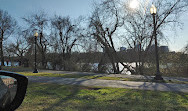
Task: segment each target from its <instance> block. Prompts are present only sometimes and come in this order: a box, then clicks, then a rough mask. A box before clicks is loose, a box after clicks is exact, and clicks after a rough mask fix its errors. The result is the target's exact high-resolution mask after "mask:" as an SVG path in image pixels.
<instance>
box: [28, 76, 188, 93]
mask: <svg viewBox="0 0 188 111" xmlns="http://www.w3.org/2000/svg"><path fill="white" fill-rule="evenodd" d="M28 79H29V81H30V82H38V83H55V84H70V85H82V86H102V87H115V88H130V89H142V90H157V91H177V92H184V93H188V85H187V84H172V83H151V82H133V81H119V80H98V79H81V78H61V77H37V76H29V77H28Z"/></svg>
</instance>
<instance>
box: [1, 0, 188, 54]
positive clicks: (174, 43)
mask: <svg viewBox="0 0 188 111" xmlns="http://www.w3.org/2000/svg"><path fill="white" fill-rule="evenodd" d="M95 1H96V0H95ZM93 2H94V0H0V9H3V10H6V11H8V13H9V14H10V15H11V16H12V17H14V18H15V19H16V20H17V21H18V24H19V25H23V22H22V19H21V18H22V17H27V16H28V15H30V14H31V13H36V12H38V11H40V10H43V11H44V12H46V13H47V14H48V15H49V16H53V15H55V14H57V15H61V16H70V17H71V18H77V17H79V16H80V15H82V16H88V15H90V13H91V11H92V4H93ZM181 21H182V23H183V26H182V30H177V31H176V32H175V33H174V32H171V31H167V32H166V33H167V35H168V38H169V41H168V46H169V48H170V50H171V51H181V50H182V49H183V47H185V45H186V44H187V43H188V13H185V14H184V15H183V17H181ZM161 45H163V44H161Z"/></svg>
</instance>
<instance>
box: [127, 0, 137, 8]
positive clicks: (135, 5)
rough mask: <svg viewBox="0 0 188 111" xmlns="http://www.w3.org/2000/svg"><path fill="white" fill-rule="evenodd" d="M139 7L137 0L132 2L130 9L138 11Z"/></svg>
mask: <svg viewBox="0 0 188 111" xmlns="http://www.w3.org/2000/svg"><path fill="white" fill-rule="evenodd" d="M138 6H139V2H138V1H137V0H131V2H130V5H129V7H130V8H132V9H136V8H138Z"/></svg>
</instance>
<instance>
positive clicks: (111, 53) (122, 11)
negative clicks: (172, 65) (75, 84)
mask: <svg viewBox="0 0 188 111" xmlns="http://www.w3.org/2000/svg"><path fill="white" fill-rule="evenodd" d="M153 4H155V6H156V7H157V15H156V25H157V28H156V30H157V31H156V32H157V36H158V37H159V42H162V41H165V40H167V39H168V35H166V34H165V33H164V30H165V29H167V28H172V29H174V26H179V25H180V24H181V21H180V19H179V17H181V15H183V13H184V12H185V11H186V9H187V6H188V3H187V1H186V0H171V1H169V0H157V1H155V2H153ZM150 6H151V3H147V2H140V5H139V8H138V9H131V8H130V7H129V0H125V1H121V0H102V1H101V2H100V3H95V4H93V10H92V12H91V14H90V15H89V16H87V17H83V16H80V17H78V18H77V19H74V20H73V19H71V18H70V17H69V16H63V15H54V16H53V17H49V16H48V15H47V14H46V13H45V12H43V11H41V12H38V13H35V14H30V15H29V16H27V17H23V18H22V22H23V23H24V24H25V26H24V27H20V26H19V24H17V22H16V20H15V19H14V18H13V17H11V15H9V14H8V12H7V11H5V10H0V34H1V36H0V57H1V66H4V61H5V59H4V58H6V59H8V58H16V59H17V61H19V64H20V66H22V65H25V66H33V55H34V45H35V44H34V35H33V34H34V32H36V31H37V32H38V33H39V36H38V37H37V58H38V61H37V64H38V66H40V67H41V68H44V69H45V68H47V66H48V62H50V64H51V65H52V67H53V69H57V66H58V67H59V69H63V70H77V69H78V68H77V67H78V63H80V64H85V67H87V66H88V64H89V63H91V62H94V61H95V62H98V63H99V64H98V71H99V72H105V65H106V64H107V63H108V64H109V63H110V64H111V66H112V73H121V72H122V70H120V68H119V67H120V65H122V66H123V67H124V68H123V69H126V70H127V71H129V72H131V73H132V74H144V73H145V72H144V71H145V68H146V66H148V64H154V63H153V62H152V61H153V59H149V58H152V57H153V56H154V55H153V54H151V52H150V49H151V46H152V45H153V44H154V36H153V24H152V23H153V22H152V21H153V19H152V15H151V14H150V12H149V10H150ZM9 37H12V42H11V40H10V39H8V38H9ZM120 45H121V46H126V47H127V48H129V49H132V51H133V52H132V53H121V52H119V51H118V46H120ZM185 50H187V47H185ZM182 54H183V55H185V57H187V52H186V51H184V52H182ZM162 55H163V54H162ZM167 55H169V54H167ZM83 57H84V58H83ZM128 58H130V59H131V58H135V59H136V60H135V59H134V62H136V67H133V66H131V65H130V64H126V63H125V62H130V59H128ZM161 58H162V57H161ZM186 59H187V58H186ZM161 60H162V59H161ZM186 65H187V63H186ZM86 69H87V68H86ZM84 70H85V69H84Z"/></svg>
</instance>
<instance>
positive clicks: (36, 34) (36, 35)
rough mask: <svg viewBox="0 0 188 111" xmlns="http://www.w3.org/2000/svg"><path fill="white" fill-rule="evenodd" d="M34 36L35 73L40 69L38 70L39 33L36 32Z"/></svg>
mask: <svg viewBox="0 0 188 111" xmlns="http://www.w3.org/2000/svg"><path fill="white" fill-rule="evenodd" d="M34 37H35V69H34V71H33V73H38V70H37V62H36V61H37V37H38V33H37V32H35V33H34Z"/></svg>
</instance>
